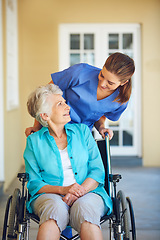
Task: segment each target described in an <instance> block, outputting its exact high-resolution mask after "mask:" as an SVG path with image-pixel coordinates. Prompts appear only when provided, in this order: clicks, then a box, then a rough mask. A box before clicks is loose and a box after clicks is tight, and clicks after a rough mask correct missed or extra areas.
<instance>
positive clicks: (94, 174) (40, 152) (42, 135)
mask: <svg viewBox="0 0 160 240" xmlns="http://www.w3.org/2000/svg"><path fill="white" fill-rule="evenodd" d="M65 130H66V134H67V141H68V145H67V151H68V155H69V158H70V161H71V165H72V169H73V173H74V176H75V179H76V182H77V183H78V184H82V183H83V182H84V180H85V179H86V178H92V179H94V180H96V181H97V182H99V186H98V187H97V188H96V189H95V190H93V191H92V192H94V193H96V194H98V195H100V196H101V197H102V198H103V200H104V203H105V205H106V206H107V207H108V209H109V210H108V214H110V213H111V212H112V200H111V198H110V197H109V196H108V194H107V192H106V191H105V189H104V178H105V172H104V166H103V163H102V159H101V156H100V153H99V150H98V147H97V144H96V142H95V140H94V138H93V137H92V134H91V132H90V130H89V128H88V127H87V126H86V125H85V124H66V125H65ZM24 159H25V170H26V172H27V173H28V174H29V181H28V183H27V188H28V190H29V193H30V195H31V197H30V200H29V201H28V202H27V208H28V210H29V212H32V209H31V205H30V204H31V202H32V201H33V200H34V199H36V198H37V197H38V196H39V195H40V194H37V192H38V191H39V190H40V189H41V188H42V187H43V186H45V185H53V186H63V168H62V162H61V157H60V153H59V150H58V147H57V145H56V142H55V140H54V138H53V137H52V136H51V135H50V134H49V130H48V128H46V127H43V128H41V130H39V131H38V132H35V133H33V134H31V135H30V136H29V137H28V138H27V144H26V149H25V151H24Z"/></svg>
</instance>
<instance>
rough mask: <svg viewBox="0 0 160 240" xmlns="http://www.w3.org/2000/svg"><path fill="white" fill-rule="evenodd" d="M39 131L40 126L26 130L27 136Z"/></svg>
mask: <svg viewBox="0 0 160 240" xmlns="http://www.w3.org/2000/svg"><path fill="white" fill-rule="evenodd" d="M37 131H39V128H37V127H34V126H33V127H28V128H26V130H25V134H26V137H28V136H29V135H30V134H32V133H34V132H37Z"/></svg>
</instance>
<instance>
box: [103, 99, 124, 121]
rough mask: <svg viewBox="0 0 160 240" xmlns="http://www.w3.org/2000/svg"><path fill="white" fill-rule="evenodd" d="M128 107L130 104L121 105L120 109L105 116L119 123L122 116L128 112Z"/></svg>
mask: <svg viewBox="0 0 160 240" xmlns="http://www.w3.org/2000/svg"><path fill="white" fill-rule="evenodd" d="M127 106H128V102H127V103H125V104H122V105H120V106H119V108H117V109H116V110H113V111H112V112H107V113H105V114H104V116H105V117H106V118H108V119H109V120H111V121H118V119H119V118H120V116H121V114H122V113H123V112H124V111H125V110H126V108H127Z"/></svg>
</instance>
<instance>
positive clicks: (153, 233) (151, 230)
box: [0, 167, 160, 240]
mask: <svg viewBox="0 0 160 240" xmlns="http://www.w3.org/2000/svg"><path fill="white" fill-rule="evenodd" d="M113 173H119V174H121V175H122V180H121V181H120V182H119V183H118V189H121V190H123V191H124V193H125V195H126V196H129V197H130V198H131V200H132V203H133V207H134V213H135V219H136V229H137V240H160V168H143V167H130V168H120V167H119V168H115V167H114V168H113ZM20 186H21V185H20V184H19V181H18V180H17V179H15V181H14V182H13V183H12V185H11V186H10V188H9V189H8V191H7V192H6V193H5V195H4V196H3V197H1V198H0V238H1V236H2V226H3V220H4V211H5V204H6V201H7V198H8V195H9V194H12V193H13V191H14V189H15V188H16V187H20ZM107 228H108V224H107V223H105V224H104V225H103V228H102V229H103V236H104V239H106V240H107V239H109V238H108V237H107V231H106V229H107ZM37 229H38V226H37V225H36V224H35V223H33V222H32V224H31V229H30V239H31V240H34V239H36V234H37ZM97 240H98V239H97Z"/></svg>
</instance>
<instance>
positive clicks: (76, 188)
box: [68, 183, 86, 197]
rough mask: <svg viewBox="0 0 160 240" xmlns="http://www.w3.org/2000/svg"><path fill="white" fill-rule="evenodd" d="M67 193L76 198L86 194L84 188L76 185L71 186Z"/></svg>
mask: <svg viewBox="0 0 160 240" xmlns="http://www.w3.org/2000/svg"><path fill="white" fill-rule="evenodd" d="M68 192H69V193H71V194H73V195H75V196H76V197H82V196H83V195H84V194H86V191H85V188H84V187H83V186H81V185H79V184H78V183H74V184H73V185H71V188H70V189H69V191H68Z"/></svg>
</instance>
